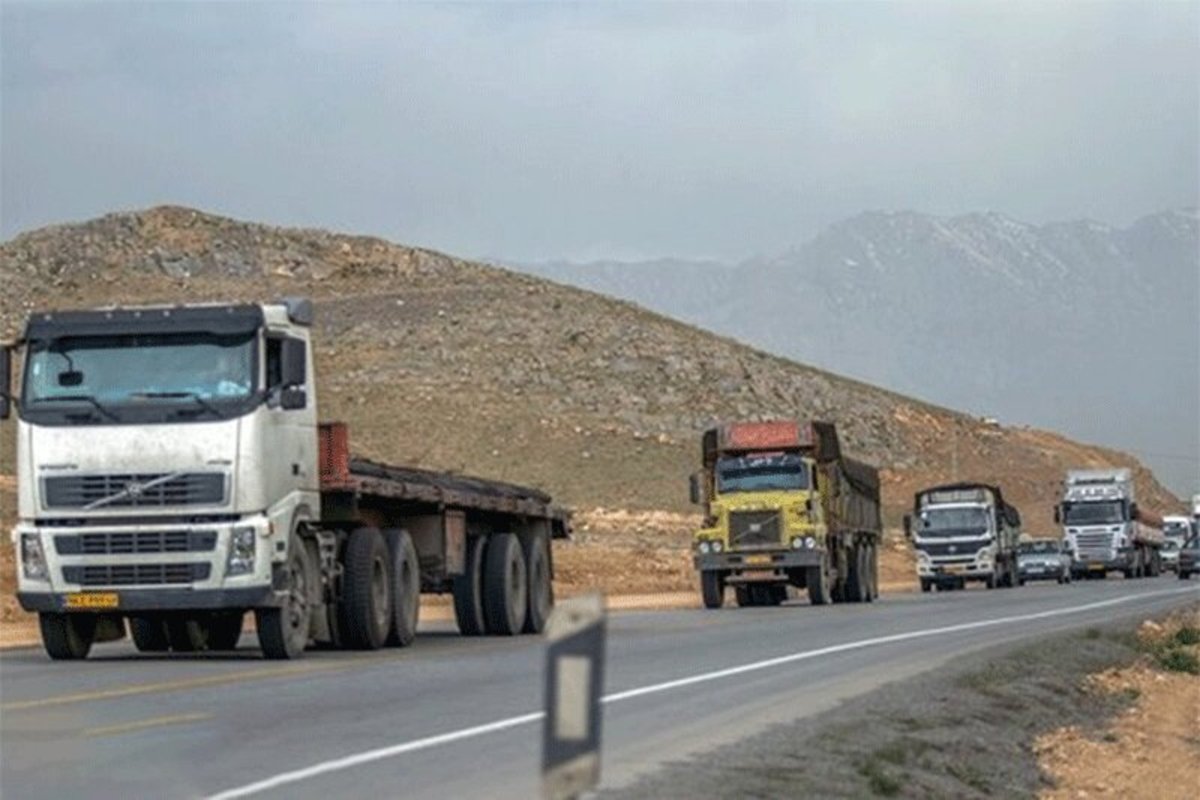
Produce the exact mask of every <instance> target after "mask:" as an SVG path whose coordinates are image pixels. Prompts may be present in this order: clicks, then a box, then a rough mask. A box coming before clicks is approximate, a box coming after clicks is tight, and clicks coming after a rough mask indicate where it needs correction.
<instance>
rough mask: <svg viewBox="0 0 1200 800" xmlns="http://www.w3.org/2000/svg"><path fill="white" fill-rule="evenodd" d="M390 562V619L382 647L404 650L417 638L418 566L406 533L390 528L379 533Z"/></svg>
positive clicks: (419, 600)
mask: <svg viewBox="0 0 1200 800" xmlns="http://www.w3.org/2000/svg"><path fill="white" fill-rule="evenodd" d="M383 540H384V541H385V542H386V543H387V552H388V558H389V559H390V560H391V570H390V573H391V579H392V619H391V624H390V626H389V627H388V635H387V640H386V642H385V643H386V644H387V645H388V646H389V647H407V646H408V645H410V644H412V641H413V639H415V638H416V637H417V619H418V617H419V616H420V612H421V563H420V561H419V560H418V559H417V548H416V547H414V546H413V541H412V536H410V535H409V533H408V531H405V530H399V529H396V528H392V529H390V530H386V531H384V532H383Z"/></svg>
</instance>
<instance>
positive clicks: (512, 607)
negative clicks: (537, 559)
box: [483, 533, 528, 636]
mask: <svg viewBox="0 0 1200 800" xmlns="http://www.w3.org/2000/svg"><path fill="white" fill-rule="evenodd" d="M527 589H528V578H527V577H526V571H525V556H524V555H523V554H522V552H521V542H520V540H519V539H517V537H516V536H515V535H513V534H511V533H498V534H495V535H494V536H492V540H491V541H490V542H489V543H488V547H487V557H486V559H485V566H484V570H483V615H484V617H485V618H486V619H487V630H488V633H491V634H493V635H499V636H516V635H517V634H518V633H520V632H521V629H522V628H523V627H524V626H525V610H526V609H525V606H526V604H527V603H528V591H527Z"/></svg>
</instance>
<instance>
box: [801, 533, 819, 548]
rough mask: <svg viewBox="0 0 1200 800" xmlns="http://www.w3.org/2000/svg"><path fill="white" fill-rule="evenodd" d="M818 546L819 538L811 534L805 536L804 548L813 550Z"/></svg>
mask: <svg viewBox="0 0 1200 800" xmlns="http://www.w3.org/2000/svg"><path fill="white" fill-rule="evenodd" d="M816 546H817V540H816V539H814V538H813V537H811V536H805V537H804V549H806V550H812V549H814V548H815V547H816Z"/></svg>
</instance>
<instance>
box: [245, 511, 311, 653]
mask: <svg viewBox="0 0 1200 800" xmlns="http://www.w3.org/2000/svg"><path fill="white" fill-rule="evenodd" d="M284 571H285V576H286V581H287V585H286V586H285V587H284V588H285V589H286V591H287V598H286V599H285V600H284V601H283V605H281V606H278V607H273V608H258V609H255V611H254V624H255V627H256V628H257V629H258V644H259V647H261V648H262V652H263V657H264V658H269V659H272V660H283V659H291V658H299V657H300V655H301V654H302V653H303V652H304V648H306V647H308V634H309V624H310V621H309V598H308V591H309V585H310V584H311V583H312V569H311V568H310V567H309V563H308V550H307V549H305V546H304V542H303V541H302V540H301V539H300V537H299V536H297V535H296V534H295V533H293V534H292V535H291V536H290V537H289V538H288V560H287V563H286V565H285V570H284Z"/></svg>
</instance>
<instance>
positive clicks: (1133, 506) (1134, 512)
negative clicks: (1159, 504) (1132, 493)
mask: <svg viewBox="0 0 1200 800" xmlns="http://www.w3.org/2000/svg"><path fill="white" fill-rule="evenodd" d="M1129 518H1130V519H1137V518H1138V504H1137V503H1130V504H1129Z"/></svg>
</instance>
